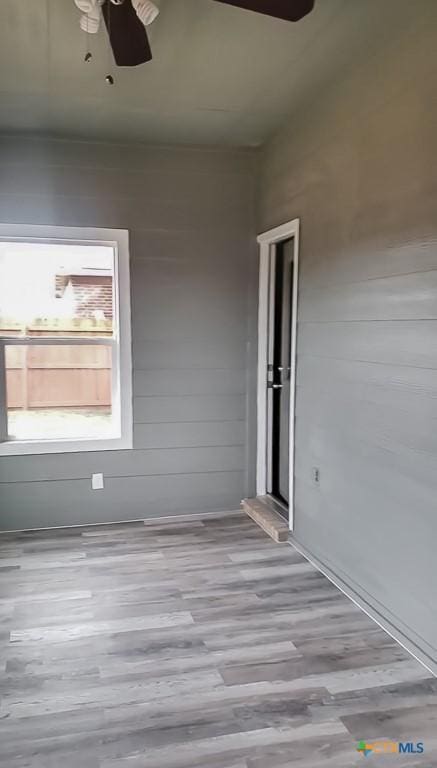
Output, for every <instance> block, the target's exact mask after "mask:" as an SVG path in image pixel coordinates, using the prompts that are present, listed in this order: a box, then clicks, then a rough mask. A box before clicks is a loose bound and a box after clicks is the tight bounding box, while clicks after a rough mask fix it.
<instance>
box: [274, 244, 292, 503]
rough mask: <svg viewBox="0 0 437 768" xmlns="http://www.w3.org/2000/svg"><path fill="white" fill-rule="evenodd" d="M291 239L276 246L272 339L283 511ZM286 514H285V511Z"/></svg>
mask: <svg viewBox="0 0 437 768" xmlns="http://www.w3.org/2000/svg"><path fill="white" fill-rule="evenodd" d="M293 256H294V241H293V238H291V239H290V240H284V241H283V242H282V243H279V244H278V245H277V246H276V261H275V270H274V291H273V297H274V311H273V334H272V336H271V343H272V353H273V354H272V376H271V382H272V399H271V403H272V416H271V425H272V442H271V445H272V464H271V467H272V477H271V487H272V495H273V496H275V497H276V498H277V499H278V500H279V501H280V502H282V504H283V506H284V509H283V514H284V515H287V512H288V504H289V500H290V499H289V489H290V388H291V364H292V354H291V353H292V350H291V342H292V333H291V329H292V322H293ZM287 516H288V515H287Z"/></svg>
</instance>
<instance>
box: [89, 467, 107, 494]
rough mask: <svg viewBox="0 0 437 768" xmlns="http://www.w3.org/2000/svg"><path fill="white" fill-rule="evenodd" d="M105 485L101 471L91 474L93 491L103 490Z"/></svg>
mask: <svg viewBox="0 0 437 768" xmlns="http://www.w3.org/2000/svg"><path fill="white" fill-rule="evenodd" d="M104 487H105V483H104V480H103V474H102V473H101V472H98V473H97V474H95V475H91V488H92V490H93V491H102V490H103V488H104Z"/></svg>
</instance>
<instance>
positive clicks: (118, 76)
mask: <svg viewBox="0 0 437 768" xmlns="http://www.w3.org/2000/svg"><path fill="white" fill-rule="evenodd" d="M155 1H156V2H157V4H159V5H160V8H161V14H160V16H159V17H158V19H157V20H156V21H155V23H154V24H153V26H152V27H149V34H150V39H151V44H152V49H153V55H154V58H153V61H152V62H150V63H148V64H145V65H143V66H141V67H138V68H136V69H116V68H114V67H113V66H112V65H111V63H110V56H109V50H108V45H107V43H106V35H105V33H104V32H103V30H102V31H101V33H99V35H98V36H97V37H96V36H90V41H91V43H92V52H93V60H92V62H90V63H88V64H86V63H85V62H84V61H83V57H84V53H85V47H86V39H85V35H84V34H83V33H82V32H81V31H80V29H79V26H78V18H79V12H78V11H77V9H76V7H75V5H74V2H73V0H0V131H3V132H11V131H14V132H15V131H17V130H18V131H32V132H33V133H44V134H52V135H57V136H69V137H70V136H71V137H87V138H93V139H95V138H99V139H117V140H133V141H145V142H150V141H151V142H159V143H189V144H213V145H241V146H257V145H259V144H261V143H263V142H264V141H265V140H266V139H267V138H268V137H269V136H270V135H271V134H272V133H273V132H275V131H276V130H277V129H278V128H279V127H280V126H281V124H282V123H283V122H284V120H285V119H286V117H287V116H288V115H289V114H290V113H292V112H293V110H294V109H297V108H298V105H299V104H300V103H301V102H302V100H304V99H308V98H311V97H312V96H313V97H314V98H316V94H317V91H318V90H319V89H321V88H324V87H325V86H326V84H327V83H329V82H330V81H332V80H333V79H334V78H337V77H342V76H344V74H345V73H346V72H347V69H348V66H350V63H351V62H352V61H353V60H354V59H356V57H357V56H358V55H360V54H363V53H365V52H366V51H367V50H368V48H369V46H372V45H374V44H375V40H381V39H382V40H383V39H384V35H387V34H390V30H391V29H392V24H394V22H395V21H396V18H397V13H396V12H395V9H396V8H397V9H398V10H399V8H402V7H406V6H407V5H409V6H410V7H411V5H414V3H413V4H412V3H411V0H316V9H315V11H314V12H313V13H312V14H310V15H309V16H307V17H306V18H304V19H303V20H301V21H300V22H298V23H296V24H292V23H289V22H286V21H280V20H276V19H271V18H269V17H266V16H261V15H259V14H255V13H250V12H248V11H243V10H240V9H237V8H233V7H231V6H226V5H223V4H221V3H217V2H214V0H161V1H160V2H159V0H155ZM109 70H110V71H111V72H112V73H113V75H114V77H115V80H116V82H115V85H114V86H110V85H107V84H106V83H105V75H106V74H107V73H108V71H109Z"/></svg>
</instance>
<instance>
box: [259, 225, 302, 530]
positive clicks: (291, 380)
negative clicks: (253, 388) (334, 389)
mask: <svg viewBox="0 0 437 768" xmlns="http://www.w3.org/2000/svg"><path fill="white" fill-rule="evenodd" d="M257 240H258V244H259V247H260V260H259V293H258V367H257V368H258V373H257V425H256V435H257V449H256V493H257V496H260V497H263V496H266V494H267V495H269V496H270V497H271V500H272V501H273V504H274V506H275V507H276V509H277V510H278V511H280V512H281V514H282V515H283V516H284V517H286V518H287V517H288V520H289V528H290V530H294V525H295V514H294V448H295V446H294V432H295V430H294V421H295V384H296V364H295V361H296V337H297V315H298V310H297V307H298V274H299V219H293V220H292V221H289V222H287V223H286V224H281V225H280V226H278V227H275V228H274V229H269V230H268V231H267V232H263V233H262V234H260V235H258V238H257Z"/></svg>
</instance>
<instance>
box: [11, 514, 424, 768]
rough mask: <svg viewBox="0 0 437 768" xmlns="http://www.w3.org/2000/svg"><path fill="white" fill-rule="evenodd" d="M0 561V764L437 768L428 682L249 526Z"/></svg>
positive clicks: (107, 538)
mask: <svg viewBox="0 0 437 768" xmlns="http://www.w3.org/2000/svg"><path fill="white" fill-rule="evenodd" d="M0 558H1V559H0V650H1V655H0V680H1V702H0V766H1V768H195V767H197V766H199V768H200V766H202V768H285V767H286V766H291V765H292V766H297V768H319V767H320V768H351V766H356V765H357V766H358V765H362V764H363V760H368V762H369V765H376V766H385V765H391V766H397V767H398V766H412V767H416V766H421V767H422V768H431V767H432V766H434V767H435V766H437V727H436V726H437V680H436V679H435V678H433V677H432V676H431V675H430V673H428V672H427V671H426V669H424V668H423V667H422V666H421V665H420V664H419V663H418V662H416V661H415V660H414V659H412V658H411V657H410V656H408V654H407V653H406V652H405V651H404V650H403V649H402V648H400V647H399V646H398V645H397V644H396V643H395V642H394V641H393V640H392V639H391V638H390V637H389V636H388V635H386V634H385V633H384V632H383V631H382V630H381V629H379V628H378V627H377V626H376V625H375V624H374V623H373V622H372V621H371V620H370V619H369V618H368V617H367V616H365V615H364V614H363V613H362V612H361V611H360V610H359V609H358V608H357V607H356V606H354V605H353V604H352V603H351V602H350V601H349V600H348V599H347V598H346V597H345V596H344V595H342V594H341V593H340V592H339V591H338V590H337V589H336V588H335V587H334V586H333V585H332V584H331V583H330V582H329V581H328V580H327V579H326V578H325V577H324V576H322V575H321V574H319V573H318V572H317V571H316V570H315V569H314V568H313V567H312V566H311V565H310V564H308V563H307V562H306V561H305V560H304V559H303V558H302V556H301V555H299V554H298V553H297V552H296V551H295V550H294V549H293V548H292V547H290V546H288V545H287V544H283V545H277V544H274V543H273V542H272V541H271V540H270V539H269V538H267V536H266V535H265V534H264V533H263V532H262V531H261V530H260V529H259V528H258V527H257V526H256V525H255V524H254V523H253V522H252V521H251V520H250V519H249V518H247V517H246V516H245V515H242V514H240V515H239V514H236V515H235V516H230V517H225V518H222V519H212V518H204V519H202V520H196V521H194V522H173V521H166V522H161V523H156V522H155V523H152V524H151V523H148V524H145V525H143V524H140V523H133V524H126V525H115V526H103V527H96V528H82V529H80V528H73V529H65V530H59V531H48V532H40V533H21V534H6V535H2V536H0ZM360 739H364V740H368V741H372V740H375V739H378V740H381V739H394V740H396V741H398V740H405V741H410V740H411V741H414V742H416V741H423V742H424V744H425V753H424V754H423V755H396V756H394V755H389V756H387V757H380V756H376V755H373V756H372V757H371V758H370V757H369V758H364V757H363V756H362V755H361V754H359V753H358V752H357V751H356V747H357V743H358V740H360ZM366 764H367V763H366Z"/></svg>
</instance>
